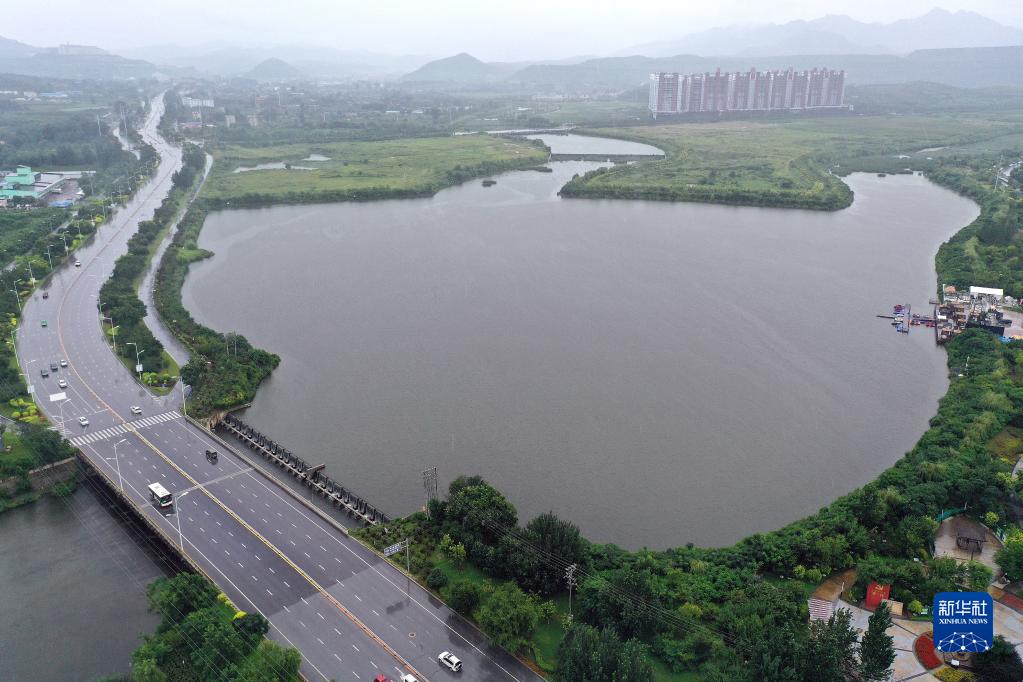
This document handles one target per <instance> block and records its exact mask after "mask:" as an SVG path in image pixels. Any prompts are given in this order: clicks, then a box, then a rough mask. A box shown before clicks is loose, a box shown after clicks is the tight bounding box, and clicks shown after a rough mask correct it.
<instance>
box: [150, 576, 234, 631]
mask: <svg viewBox="0 0 1023 682" xmlns="http://www.w3.org/2000/svg"><path fill="white" fill-rule="evenodd" d="M146 591H147V593H148V596H149V605H150V608H152V609H153V611H155V612H157V613H159V614H160V615H161V616H163V621H162V622H161V623H160V629H161V630H165V629H169V628H170V627H171V626H172V625H174V624H176V623H180V622H181V621H183V620H184V619H185V618H186V617H187V616H188V614H190V613H192V612H193V611H196V610H198V609H203V608H206V607H208V606H211V605H212V604H215V603H216V602H217V590H216V588H215V587H213V585H211V584H210V583H209V582H208V581H207V580H206V579H205V578H203V577H202V576H199V575H196V574H195V573H180V574H178V575H176V576H174V577H173V578H159V579H157V580H155V581H153V582H152V583H150V584H149V587H148V588H147V590H146Z"/></svg>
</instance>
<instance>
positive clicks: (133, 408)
mask: <svg viewBox="0 0 1023 682" xmlns="http://www.w3.org/2000/svg"><path fill="white" fill-rule="evenodd" d="M131 413H132V414H142V408H141V407H139V406H138V405H132V406H131Z"/></svg>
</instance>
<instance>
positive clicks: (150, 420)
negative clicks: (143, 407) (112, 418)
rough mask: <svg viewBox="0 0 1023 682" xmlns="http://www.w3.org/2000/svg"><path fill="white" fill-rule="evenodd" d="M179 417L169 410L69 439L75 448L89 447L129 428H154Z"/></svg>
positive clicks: (118, 434)
mask: <svg viewBox="0 0 1023 682" xmlns="http://www.w3.org/2000/svg"><path fill="white" fill-rule="evenodd" d="M180 417H181V415H180V414H179V413H178V411H177V410H171V411H170V412H163V413H161V414H156V415H153V416H152V417H143V418H141V419H135V420H134V421H130V422H127V423H125V424H118V425H117V426H111V427H109V428H106V429H102V430H100V431H95V432H93V433H87V434H85V435H84V436H75V437H74V438H70V439H69V440H70V441H71V443H72V445H74V446H75V447H78V448H80V447H82V446H83V445H89V444H90V443H97V442H99V441H101V440H107V439H108V438H113V437H114V436H120V435H121V434H123V433H128V431H129V427H130V428H131V429H136V430H137V429H143V428H146V427H147V426H155V425H157V424H162V423H163V422H169V421H171V420H172V419H179V418H180Z"/></svg>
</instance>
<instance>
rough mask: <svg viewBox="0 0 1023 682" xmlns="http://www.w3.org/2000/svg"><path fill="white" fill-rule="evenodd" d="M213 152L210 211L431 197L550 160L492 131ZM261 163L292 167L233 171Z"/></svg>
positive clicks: (207, 203) (528, 144) (528, 145)
mask: <svg viewBox="0 0 1023 682" xmlns="http://www.w3.org/2000/svg"><path fill="white" fill-rule="evenodd" d="M212 153H213V157H214V165H213V171H212V172H211V174H210V178H209V181H208V182H207V186H206V187H205V188H204V189H203V193H202V198H203V202H204V205H205V206H206V207H207V208H217V207H222V206H225V205H227V204H230V205H231V206H235V207H237V206H255V205H265V204H281V203H292V204H293V203H309V202H317V201H352V200H360V201H361V200H369V199H388V198H398V197H416V196H430V195H432V194H435V193H436V192H438V191H439V190H441V189H443V188H444V187H449V186H451V185H454V184H458V183H460V182H464V181H466V180H470V179H473V178H476V177H480V176H483V175H489V174H492V173H498V172H501V171H506V170H513V169H517V168H527V167H531V166H536V165H538V164H542V163H544V162H546V161H547V152H546V150H545V149H544V148H543V147H542V146H539V145H537V144H533V143H532V142H530V141H528V140H511V139H507V138H500V137H491V136H488V135H463V136H458V137H432V138H431V137H427V138H414V139H403V140H376V141H345V142H326V143H320V144H314V143H290V144H288V143H286V144H280V143H278V144H274V145H268V146H259V147H248V146H240V145H225V146H222V147H217V148H214V149H213V150H212ZM310 158H312V159H317V158H325V159H326V160H319V161H316V160H310ZM260 164H278V165H280V166H283V165H285V164H286V165H287V167H280V168H277V169H265V170H250V171H245V172H235V171H236V170H237V169H238V168H254V167H256V166H259V165H260Z"/></svg>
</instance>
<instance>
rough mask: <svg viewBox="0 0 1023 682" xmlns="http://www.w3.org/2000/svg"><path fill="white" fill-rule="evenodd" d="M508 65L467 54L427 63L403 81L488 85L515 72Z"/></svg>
mask: <svg viewBox="0 0 1023 682" xmlns="http://www.w3.org/2000/svg"><path fill="white" fill-rule="evenodd" d="M515 70H516V68H515V67H514V66H513V67H511V68H509V67H508V65H506V64H500V63H497V62H493V63H487V62H481V61H480V60H479V59H476V58H475V57H473V56H472V55H471V54H467V53H465V52H462V53H459V54H456V55H455V56H453V57H445V58H444V59H436V60H434V61H432V62H427V63H426V64H424V65H423V66H421V67H419V68H418V69H416V70H415V71H413V72H412V73H407V74H405V75H404V76H402V77H401V80H403V81H406V82H412V83H486V82H492V81H495V80H498V79H499V78H501V77H502V76H506V75H508V74H509V73H511V72H514V71H515Z"/></svg>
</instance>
